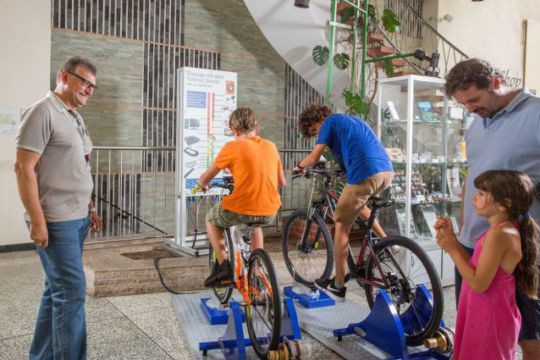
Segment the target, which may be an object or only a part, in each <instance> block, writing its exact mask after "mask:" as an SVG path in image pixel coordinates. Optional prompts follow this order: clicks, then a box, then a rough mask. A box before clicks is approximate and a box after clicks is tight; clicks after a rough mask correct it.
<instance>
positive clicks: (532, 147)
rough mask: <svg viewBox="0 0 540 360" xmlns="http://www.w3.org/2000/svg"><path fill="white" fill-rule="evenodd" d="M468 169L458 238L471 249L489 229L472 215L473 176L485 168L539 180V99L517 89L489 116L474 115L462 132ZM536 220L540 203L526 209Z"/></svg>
mask: <svg viewBox="0 0 540 360" xmlns="http://www.w3.org/2000/svg"><path fill="white" fill-rule="evenodd" d="M465 141H466V143H467V162H468V164H469V171H468V175H467V182H466V188H465V198H464V204H463V206H464V207H465V208H464V211H465V212H464V217H463V228H462V229H461V236H460V241H461V243H462V244H463V245H465V246H467V247H469V248H474V244H475V242H476V239H477V238H478V237H479V236H480V235H482V234H483V233H484V232H485V231H487V229H489V222H488V220H487V219H486V218H485V217H482V216H479V215H478V214H476V212H475V211H474V208H473V194H474V192H475V191H476V188H475V187H474V179H475V178H476V177H477V176H478V175H480V174H481V173H482V172H484V171H486V170H498V169H506V170H516V171H521V172H524V173H526V174H528V175H529V176H530V177H531V178H532V179H533V181H534V182H535V183H538V182H540V98H538V97H536V96H533V95H532V94H531V93H530V92H528V91H527V90H520V91H519V92H518V94H517V95H516V96H515V97H514V99H512V101H510V103H509V104H508V105H507V106H506V107H504V108H503V109H501V110H500V111H499V112H498V113H497V114H495V115H494V116H493V117H492V118H480V117H477V118H476V119H474V120H473V122H472V124H471V126H470V127H469V129H468V130H467V132H466V133H465ZM529 213H530V215H531V216H532V217H533V218H534V219H535V220H536V221H537V222H539V223H540V203H539V201H538V199H535V201H534V204H533V206H532V208H531V210H530V211H529Z"/></svg>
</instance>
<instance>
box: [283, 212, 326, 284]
mask: <svg viewBox="0 0 540 360" xmlns="http://www.w3.org/2000/svg"><path fill="white" fill-rule="evenodd" d="M281 251H282V253H283V258H284V260H285V265H286V266H287V269H288V270H289V273H290V274H291V276H292V277H293V279H294V280H295V281H297V282H299V283H300V284H303V285H305V286H309V287H313V286H314V282H315V280H317V279H319V278H323V279H328V278H329V277H330V275H331V274H332V268H333V264H334V243H333V242H332V236H331V235H330V232H329V231H328V227H327V226H326V223H325V222H324V221H323V220H322V219H321V218H320V217H319V216H318V215H314V216H313V217H312V218H311V219H309V218H308V214H307V211H306V210H305V209H302V210H297V211H295V212H293V213H292V214H291V215H290V216H289V218H288V219H287V223H286V224H285V228H284V229H283V235H282V237H281Z"/></svg>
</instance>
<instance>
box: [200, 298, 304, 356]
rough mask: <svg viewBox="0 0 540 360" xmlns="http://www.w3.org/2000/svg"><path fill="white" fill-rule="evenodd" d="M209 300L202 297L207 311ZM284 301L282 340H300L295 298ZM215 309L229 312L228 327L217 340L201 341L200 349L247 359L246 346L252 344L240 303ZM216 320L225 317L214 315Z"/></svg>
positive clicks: (205, 352)
mask: <svg viewBox="0 0 540 360" xmlns="http://www.w3.org/2000/svg"><path fill="white" fill-rule="evenodd" d="M208 300H209V299H208V298H204V299H201V307H202V308H203V310H204V311H205V313H206V310H205V307H206V308H209V306H208V304H207V303H208ZM203 303H204V306H203ZM283 303H284V305H285V306H284V313H283V315H282V317H281V335H280V341H283V338H284V337H286V338H287V339H289V340H299V339H301V338H302V333H301V332H300V325H299V324H298V317H297V316H296V310H295V308H294V301H293V299H290V298H286V299H284V300H283ZM213 310H215V311H217V312H222V311H226V312H227V320H226V324H227V328H226V329H225V333H224V334H223V336H221V337H220V338H218V340H217V341H207V342H200V343H199V350H201V351H202V352H203V355H206V354H207V353H208V350H214V349H221V350H222V351H223V355H224V356H225V359H246V358H247V357H246V356H247V355H246V347H247V346H251V340H250V339H249V337H246V336H245V335H244V328H243V325H242V323H243V321H244V320H245V315H244V313H243V312H242V310H241V307H240V304H239V303H238V302H236V301H231V302H230V304H229V310H228V311H227V310H216V309H213ZM207 316H208V315H207ZM216 318H217V319H218V320H215V319H216ZM214 321H223V317H222V316H220V315H216V316H215V317H214ZM209 322H210V323H211V324H212V320H211V318H209ZM221 324H223V323H221ZM212 325H214V324H212Z"/></svg>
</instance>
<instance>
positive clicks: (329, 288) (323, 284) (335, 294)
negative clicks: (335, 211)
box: [315, 278, 347, 302]
mask: <svg viewBox="0 0 540 360" xmlns="http://www.w3.org/2000/svg"><path fill="white" fill-rule="evenodd" d="M335 279H336V278H332V279H330V280H325V281H322V280H321V279H317V280H315V286H316V287H318V288H319V289H321V290H326V292H327V293H328V295H330V297H331V298H332V299H334V300H335V301H337V302H344V301H345V293H346V292H347V287H346V286H343V287H341V288H339V289H338V288H336V284H335V282H334V281H335Z"/></svg>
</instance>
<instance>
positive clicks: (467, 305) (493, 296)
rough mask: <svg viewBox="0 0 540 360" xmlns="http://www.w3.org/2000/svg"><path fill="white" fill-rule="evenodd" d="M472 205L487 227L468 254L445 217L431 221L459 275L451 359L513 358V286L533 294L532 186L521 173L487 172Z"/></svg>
mask: <svg viewBox="0 0 540 360" xmlns="http://www.w3.org/2000/svg"><path fill="white" fill-rule="evenodd" d="M474 186H475V187H476V189H477V191H476V193H475V194H474V199H473V205H474V208H475V210H476V212H477V213H478V214H479V215H481V216H485V217H486V218H487V219H488V220H489V223H490V225H491V227H490V228H489V230H488V231H486V232H485V233H484V234H483V235H481V236H480V237H479V238H478V239H477V241H476V245H475V247H474V253H473V255H472V257H471V258H470V259H469V255H468V254H467V252H465V250H464V249H463V248H462V247H461V245H459V242H458V240H457V238H456V235H455V234H454V232H453V231H452V225H451V222H450V220H449V219H448V218H439V219H438V220H437V223H436V224H435V228H436V230H437V243H438V244H439V245H440V246H441V247H442V248H443V249H444V250H445V251H447V252H448V254H449V255H450V256H451V257H452V260H453V261H454V263H455V265H456V267H457V269H458V271H459V272H460V273H461V275H462V276H463V285H462V288H461V295H460V297H459V305H458V312H457V322H456V337H455V344H454V359H459V360H467V359H490V360H496V359H501V360H502V359H505V360H506V359H514V358H515V352H516V346H517V341H518V334H519V329H520V326H521V315H520V313H519V310H518V308H517V305H516V298H515V291H516V286H517V287H518V289H520V290H522V291H523V292H524V293H526V294H527V295H529V296H530V297H535V296H536V287H537V283H538V274H537V267H536V251H537V249H536V243H535V239H536V236H537V234H538V226H537V224H536V223H535V222H534V220H533V219H532V218H531V217H529V215H528V213H527V211H528V209H529V208H530V207H531V205H532V202H533V197H534V194H535V192H534V184H533V182H532V181H531V179H530V178H529V177H528V176H527V175H525V174H522V173H519V172H517V171H509V170H490V171H486V172H484V173H482V174H480V175H479V176H478V177H477V178H476V179H475V180H474Z"/></svg>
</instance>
